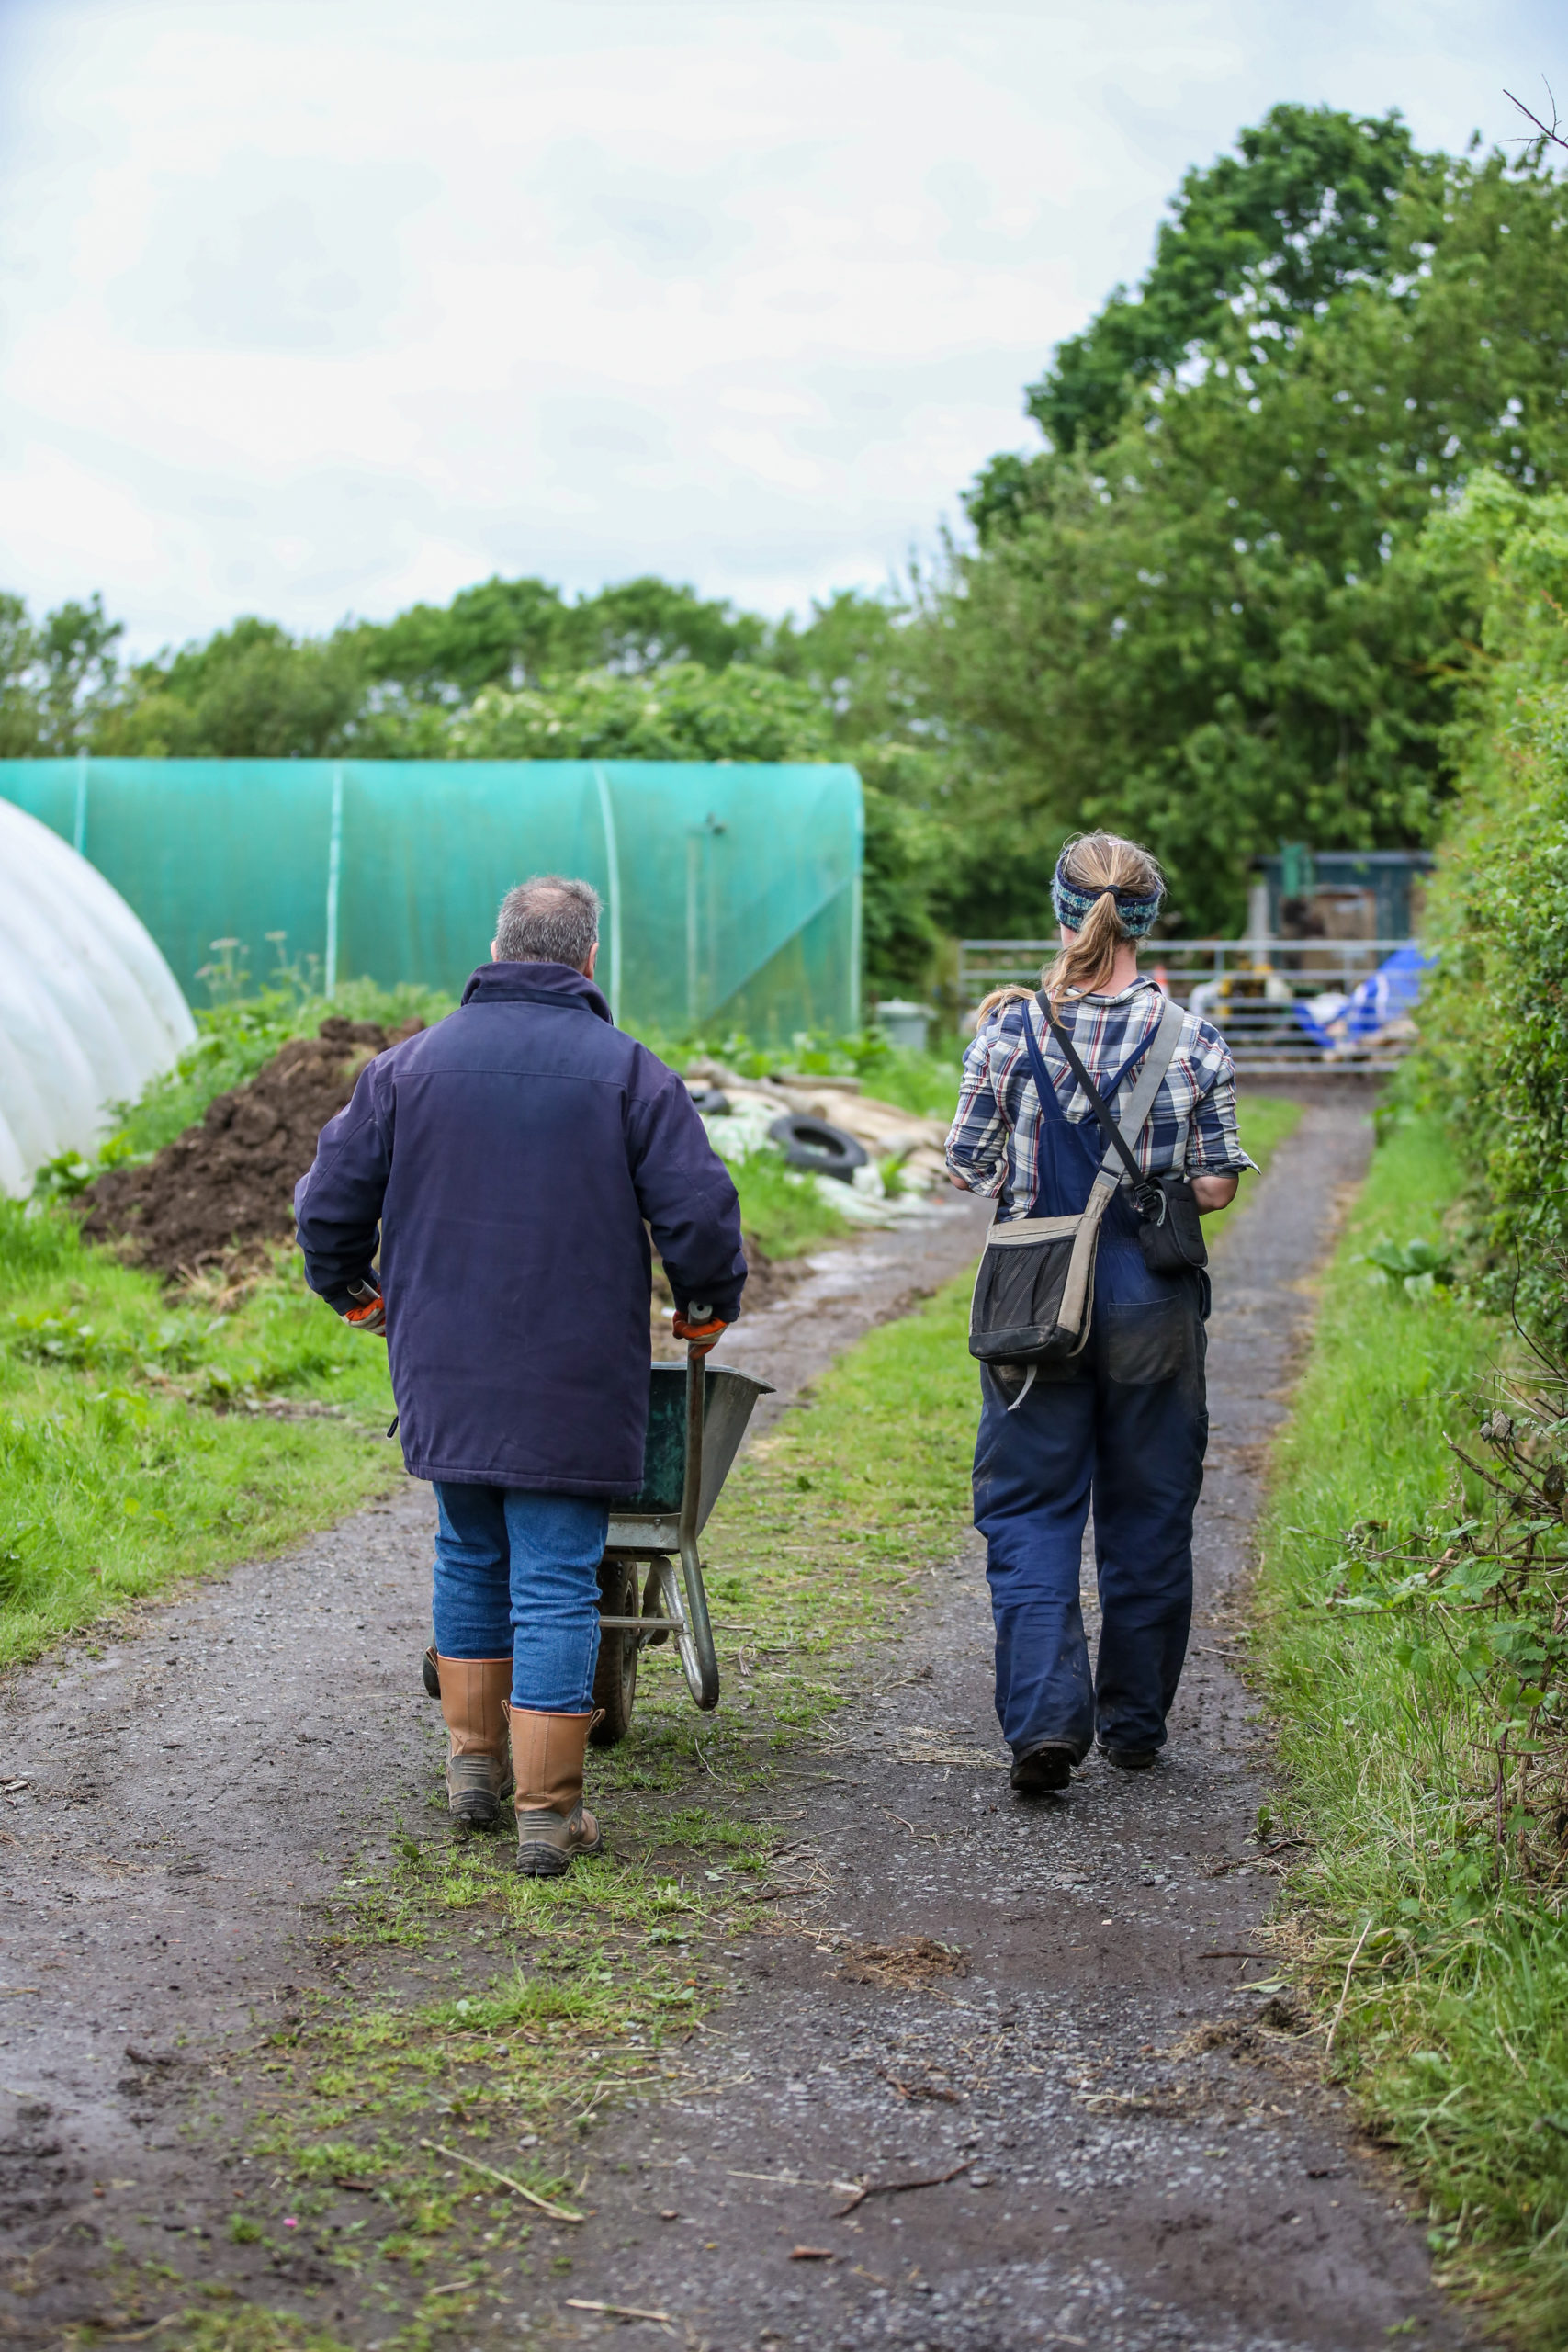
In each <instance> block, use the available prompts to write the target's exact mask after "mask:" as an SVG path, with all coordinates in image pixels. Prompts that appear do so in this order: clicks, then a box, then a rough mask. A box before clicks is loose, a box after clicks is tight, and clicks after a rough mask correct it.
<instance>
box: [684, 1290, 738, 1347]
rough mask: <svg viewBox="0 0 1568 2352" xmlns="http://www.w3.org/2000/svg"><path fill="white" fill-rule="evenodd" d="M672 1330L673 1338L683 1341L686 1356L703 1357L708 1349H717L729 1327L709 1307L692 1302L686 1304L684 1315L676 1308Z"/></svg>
mask: <svg viewBox="0 0 1568 2352" xmlns="http://www.w3.org/2000/svg"><path fill="white" fill-rule="evenodd" d="M672 1328H673V1329H674V1333H675V1337H676V1338H677V1339H678V1340H685V1342H686V1352H687V1354H688V1355H694V1356H705V1355H706V1354H707V1353H708V1351H709V1350H710V1349H712V1348H716V1347H717V1345H718V1343H719V1341H720V1340H722V1339H723V1337H724V1335H725V1333H726V1331H728V1329H729V1326H728V1323H726V1322H725V1320H724V1318H723V1317H722V1316H718V1315H716V1314H715V1313H714V1311H713V1309H712V1307H711V1306H698V1305H697V1304H696V1303H695V1301H694V1300H693V1301H690V1302H688V1304H687V1307H686V1312H685V1313H684V1315H682V1313H681V1310H680V1308H679V1307H677V1308H676V1310H675V1321H674V1325H673V1327H672Z"/></svg>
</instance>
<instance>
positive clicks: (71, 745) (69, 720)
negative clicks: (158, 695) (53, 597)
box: [0, 594, 123, 759]
mask: <svg viewBox="0 0 1568 2352" xmlns="http://www.w3.org/2000/svg"><path fill="white" fill-rule="evenodd" d="M122 634H123V626H122V624H121V623H120V622H118V621H111V620H109V619H108V617H107V615H106V614H105V612H104V605H103V598H102V597H101V596H94V597H93V598H92V599H91V601H90V602H89V603H87V604H85V605H78V604H64V605H61V606H60V607H59V609H58V610H57V611H55V612H52V613H47V614H46V615H45V616H44V617H43V619H42V620H41V621H39V622H37V623H34V622H32V621H30V620H29V619H28V609H27V606H26V605H24V603H23V602H22V600H21V598H20V597H19V596H11V595H5V594H0V759H28V758H32V757H41V758H47V757H49V756H51V755H57V754H59V753H62V752H77V751H83V750H85V749H87V748H89V747H90V745H91V743H92V741H93V740H94V737H95V734H96V729H97V727H98V725H99V723H100V721H101V718H102V714H103V713H104V712H105V711H106V710H107V709H108V708H109V707H112V705H113V702H114V698H115V695H116V692H117V682H118V663H117V661H116V656H115V652H114V645H115V640H116V639H117V638H118V637H120V636H121V635H122Z"/></svg>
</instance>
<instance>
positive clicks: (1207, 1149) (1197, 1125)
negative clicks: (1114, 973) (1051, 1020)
mask: <svg viewBox="0 0 1568 2352" xmlns="http://www.w3.org/2000/svg"><path fill="white" fill-rule="evenodd" d="M1164 1010H1165V998H1164V996H1163V995H1162V993H1161V991H1160V990H1159V989H1158V988H1157V987H1156V984H1155V982H1154V981H1153V980H1152V979H1145V978H1140V979H1136V980H1134V982H1133V983H1132V986H1131V987H1130V988H1124V989H1122V990H1121V992H1120V994H1118V995H1116V996H1083V997H1078V998H1076V999H1074V1000H1072V1001H1071V1005H1070V1017H1069V1018H1067V1019H1064V1021H1063V1026H1064V1027H1065V1028H1066V1029H1067V1033H1068V1035H1070V1036H1071V1038H1072V1041H1073V1045H1074V1046H1075V1047H1076V1049H1077V1057H1078V1059H1079V1060H1080V1061H1081V1062H1082V1063H1083V1066H1084V1068H1085V1069H1087V1070H1088V1072H1089V1076H1090V1078H1092V1079H1093V1080H1094V1082H1095V1084H1096V1086H1097V1087H1098V1088H1099V1089H1100V1092H1101V1094H1102V1095H1103V1094H1104V1093H1105V1091H1106V1088H1107V1085H1108V1084H1109V1082H1110V1080H1111V1079H1113V1078H1114V1077H1115V1076H1116V1074H1117V1072H1118V1071H1119V1070H1120V1069H1122V1066H1123V1064H1124V1063H1126V1062H1127V1060H1128V1059H1129V1058H1130V1057H1131V1056H1132V1055H1133V1054H1134V1052H1135V1051H1136V1050H1137V1048H1138V1046H1141V1045H1142V1044H1144V1042H1145V1040H1146V1039H1147V1038H1149V1037H1150V1036H1152V1035H1153V1034H1154V1031H1155V1028H1156V1025H1157V1023H1158V1021H1159V1017H1160V1014H1161V1013H1162V1012H1163V1011H1164ZM1068 1011H1069V1008H1066V1007H1065V1008H1064V1012H1068ZM1026 1019H1027V1020H1028V1021H1030V1022H1031V1023H1032V1024H1033V1028H1034V1034H1035V1036H1036V1038H1037V1039H1038V1040H1039V1043H1040V1046H1041V1049H1042V1052H1043V1055H1044V1058H1045V1068H1046V1069H1047V1071H1048V1072H1049V1074H1050V1078H1051V1082H1052V1085H1053V1086H1054V1087H1055V1093H1056V1101H1057V1103H1058V1104H1059V1105H1060V1107H1061V1109H1062V1111H1063V1113H1064V1114H1065V1115H1066V1117H1067V1118H1069V1119H1071V1120H1072V1121H1073V1122H1074V1124H1075V1125H1081V1123H1082V1122H1083V1121H1085V1120H1086V1119H1087V1120H1088V1121H1089V1123H1090V1125H1091V1127H1093V1130H1094V1132H1093V1142H1094V1148H1095V1152H1096V1155H1097V1156H1099V1154H1100V1150H1101V1146H1102V1138H1101V1136H1100V1130H1099V1128H1098V1126H1094V1112H1093V1109H1092V1107H1091V1106H1090V1103H1089V1097H1088V1095H1087V1094H1086V1093H1085V1092H1084V1091H1083V1089H1082V1087H1080V1086H1079V1084H1078V1082H1077V1079H1076V1078H1075V1077H1074V1076H1073V1073H1072V1071H1071V1070H1070V1069H1068V1067H1067V1064H1066V1058H1065V1057H1064V1056H1063V1053H1062V1050H1061V1048H1060V1046H1058V1045H1057V1044H1056V1042H1055V1039H1054V1038H1053V1037H1052V1035H1051V1034H1050V1032H1049V1030H1048V1029H1047V1028H1046V1026H1045V1023H1044V1018H1043V1014H1042V1013H1041V1011H1040V1008H1039V1006H1038V1004H1036V1003H1034V1002H1033V1001H1030V1002H1029V1003H1028V1004H1024V1003H1022V1002H1021V1001H1019V1000H1017V999H1015V1000H1014V1001H1013V1002H1012V1003H1010V1004H1005V1005H998V1008H997V1010H996V1011H995V1012H992V1013H990V1014H989V1015H988V1016H987V1020H986V1022H985V1024H984V1026H983V1027H982V1028H981V1029H980V1031H979V1033H978V1035H976V1039H975V1042H974V1044H973V1045H972V1046H970V1047H969V1049H968V1051H967V1052H966V1053H965V1055H964V1082H963V1085H962V1086H961V1088H960V1090H959V1095H958V1109H957V1111H956V1113H955V1114H954V1115H953V1126H952V1130H951V1132H950V1133H949V1135H948V1138H947V1164H948V1166H949V1168H951V1169H952V1170H953V1174H954V1175H955V1176H962V1177H963V1179H964V1182H965V1183H966V1184H967V1185H968V1187H969V1189H970V1191H971V1192H972V1193H987V1194H995V1193H1000V1192H1002V1191H1004V1189H1005V1191H1006V1193H1007V1194H1008V1202H1007V1208H1006V1213H1007V1214H1009V1215H1017V1216H1025V1215H1027V1213H1028V1208H1029V1204H1030V1203H1031V1202H1032V1200H1033V1198H1034V1174H1035V1157H1036V1134H1037V1131H1038V1128H1039V1125H1040V1105H1039V1103H1038V1101H1037V1100H1036V1097H1035V1092H1034V1087H1033V1084H1032V1076H1031V1071H1030V1066H1029V1051H1028V1048H1027V1046H1025V1045H1024V1042H1023V1023H1024V1021H1025V1020H1026ZM1134 1076H1135V1073H1134ZM1125 1100H1126V1098H1125V1096H1123V1097H1122V1103H1121V1104H1118V1103H1115V1102H1112V1103H1111V1110H1112V1111H1113V1112H1115V1111H1117V1110H1118V1109H1119V1108H1121V1107H1123V1106H1124V1104H1125ZM1132 1148H1133V1156H1134V1159H1136V1160H1137V1163H1138V1165H1139V1167H1140V1168H1142V1169H1144V1170H1153V1171H1156V1172H1159V1173H1163V1172H1164V1170H1167V1169H1171V1168H1186V1169H1188V1170H1193V1171H1197V1172H1201V1173H1203V1174H1207V1175H1210V1176H1229V1175H1236V1174H1239V1172H1240V1171H1241V1170H1242V1169H1244V1168H1251V1167H1252V1166H1253V1165H1254V1164H1255V1163H1254V1162H1253V1161H1252V1160H1250V1159H1248V1158H1247V1154H1246V1152H1245V1151H1243V1149H1242V1148H1241V1139H1240V1137H1239V1136H1238V1135H1237V1133H1236V1124H1235V1064H1234V1063H1233V1062H1232V1060H1231V1057H1230V1049H1229V1047H1228V1046H1226V1044H1225V1041H1224V1038H1223V1037H1222V1036H1221V1035H1220V1033H1219V1031H1218V1030H1217V1029H1214V1028H1212V1027H1211V1026H1210V1024H1209V1023H1208V1022H1207V1021H1201V1020H1200V1019H1199V1018H1198V1016H1197V1014H1196V1013H1192V1012H1189V1013H1186V1014H1185V1015H1184V1016H1183V1019H1182V1023H1181V1035H1180V1038H1179V1041H1178V1043H1177V1048H1176V1052H1175V1054H1174V1056H1173V1057H1172V1059H1171V1064H1170V1068H1169V1069H1168V1070H1167V1072H1166V1074H1165V1076H1164V1078H1162V1079H1161V1080H1160V1082H1159V1086H1158V1089H1157V1091H1156V1094H1155V1102H1154V1110H1153V1112H1152V1113H1151V1114H1150V1116H1149V1119H1148V1121H1147V1123H1146V1124H1145V1127H1144V1131H1143V1133H1142V1135H1140V1136H1136V1137H1135V1138H1134V1139H1133V1144H1132Z"/></svg>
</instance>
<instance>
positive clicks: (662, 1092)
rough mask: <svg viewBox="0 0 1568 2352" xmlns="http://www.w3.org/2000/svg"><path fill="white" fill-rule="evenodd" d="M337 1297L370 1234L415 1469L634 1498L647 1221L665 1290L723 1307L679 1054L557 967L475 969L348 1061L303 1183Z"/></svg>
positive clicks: (408, 1454)
mask: <svg viewBox="0 0 1568 2352" xmlns="http://www.w3.org/2000/svg"><path fill="white" fill-rule="evenodd" d="M294 1214H295V1217H296V1219H297V1221H298V1228H299V1244H300V1247H301V1248H302V1249H303V1250H304V1252H305V1277H306V1280H307V1281H308V1282H309V1283H310V1287H311V1289H312V1290H314V1291H319V1292H320V1293H321V1296H322V1297H323V1298H325V1299H327V1300H329V1301H330V1302H331V1303H332V1304H333V1306H338V1307H340V1308H341V1307H342V1306H345V1305H346V1304H347V1303H348V1295H349V1285H350V1284H351V1283H355V1282H359V1281H362V1280H363V1279H364V1278H365V1276H366V1275H367V1273H368V1272H369V1271H370V1263H371V1260H372V1259H373V1258H374V1256H375V1254H376V1247H377V1228H378V1226H379V1229H380V1250H381V1267H380V1279H381V1288H382V1291H383V1293H384V1295H385V1297H386V1301H387V1339H388V1346H389V1351H390V1355H391V1368H392V1389H393V1393H394V1395H395V1396H396V1397H397V1403H398V1412H399V1416H400V1435H401V1438H402V1442H403V1459H404V1461H405V1462H406V1463H407V1464H408V1466H409V1469H410V1470H411V1471H412V1474H413V1476H415V1477H416V1478H436V1479H450V1480H452V1481H454V1482H455V1483H457V1484H458V1485H468V1486H491V1487H539V1488H543V1489H545V1490H547V1491H551V1492H555V1493H560V1494H572V1495H599V1496H604V1497H606V1498H608V1499H610V1500H612V1501H615V1500H624V1499H625V1498H626V1497H628V1496H630V1495H633V1494H635V1493H636V1492H637V1487H639V1485H640V1484H641V1481H642V1455H643V1441H644V1437H645V1435H646V1432H647V1422H648V1387H649V1382H648V1368H649V1355H650V1350H649V1298H650V1262H649V1243H648V1231H647V1228H646V1227H645V1226H644V1219H645V1218H646V1219H647V1224H648V1227H651V1228H652V1232H653V1238H654V1240H655V1241H656V1242H657V1243H658V1245H659V1250H660V1256H661V1257H662V1259H663V1261H664V1271H665V1272H666V1274H667V1275H668V1277H669V1280H670V1286H671V1290H672V1291H673V1292H674V1294H675V1302H676V1305H677V1306H681V1307H685V1306H689V1305H690V1304H691V1303H692V1302H693V1301H696V1302H698V1303H702V1302H706V1303H708V1304H710V1305H711V1306H713V1307H714V1308H715V1310H716V1312H717V1313H718V1314H719V1315H721V1316H723V1317H724V1318H725V1320H726V1321H728V1320H730V1319H731V1318H732V1317H733V1316H734V1315H735V1313H736V1311H737V1309H738V1308H739V1304H740V1292H741V1287H742V1285H743V1283H745V1280H746V1261H745V1259H744V1257H743V1256H742V1255H741V1250H740V1209H739V1203H738V1201H737V1199H736V1196H735V1187H734V1185H733V1184H732V1183H731V1182H730V1181H729V1177H728V1173H727V1171H726V1170H725V1166H724V1162H723V1161H722V1160H721V1159H719V1158H718V1156H717V1154H716V1152H715V1150H714V1149H713V1147H712V1145H711V1144H710V1143H709V1142H708V1139H707V1136H706V1134H705V1131H704V1127H703V1123H702V1121H701V1119H700V1118H699V1117H698V1116H697V1114H696V1111H695V1110H694V1107H693V1103H692V1098H691V1096H690V1095H689V1093H688V1092H687V1091H686V1089H685V1087H684V1086H683V1085H682V1082H681V1080H679V1079H678V1078H677V1077H676V1076H675V1074H674V1072H673V1071H672V1070H669V1069H666V1068H665V1067H664V1064H663V1063H662V1062H661V1061H660V1060H658V1059H657V1058H656V1057H655V1056H654V1055H652V1054H650V1053H649V1051H648V1050H647V1048H646V1047H645V1046H639V1045H638V1044H637V1041H636V1040H635V1038H631V1037H627V1036H626V1035H623V1034H622V1032H621V1031H620V1030H618V1029H616V1028H615V1026H614V1025H613V1024H612V1022H611V1019H610V1008H609V1006H608V1005H607V1004H606V1003H605V1001H604V998H603V997H602V996H601V995H600V993H599V990H598V989H596V988H595V987H594V985H593V983H592V980H589V979H585V978H584V977H583V975H582V974H581V972H574V971H572V970H571V969H570V967H568V966H567V965H565V964H484V965H481V966H480V967H479V970H478V971H477V972H476V973H475V974H474V976H473V978H472V979H470V980H469V982H468V987H467V988H466V989H464V991H463V1002H462V1006H461V1009H460V1010H459V1011H458V1012H454V1013H452V1014H450V1015H449V1016H448V1018H447V1019H446V1020H445V1021H442V1022H439V1023H437V1024H436V1026H435V1027H434V1029H426V1030H424V1031H423V1032H422V1033H421V1034H420V1035H418V1036H416V1037H410V1038H408V1039H407V1040H406V1041H405V1042H404V1043H403V1044H402V1045H400V1046H393V1047H392V1048H391V1049H390V1051H389V1052H387V1053H384V1054H380V1055H378V1057H377V1058H376V1059H375V1060H374V1061H372V1062H369V1063H367V1065H366V1067H365V1069H363V1070H362V1071H361V1072H360V1075H359V1083H358V1084H357V1086H355V1090H354V1098H353V1100H352V1102H350V1103H349V1104H348V1106H347V1108H346V1109H345V1110H343V1111H340V1112H339V1113H338V1114H337V1116H336V1118H335V1119H332V1120H330V1121H329V1122H328V1124H327V1125H326V1126H324V1127H323V1128H322V1130H321V1141H320V1143H319V1144H318V1145H317V1148H316V1158H315V1161H314V1163H313V1165H312V1167H311V1168H310V1173H309V1174H308V1175H306V1176H302V1177H301V1178H300V1180H299V1185H298V1186H297V1188H296V1190H295V1194H294Z"/></svg>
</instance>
